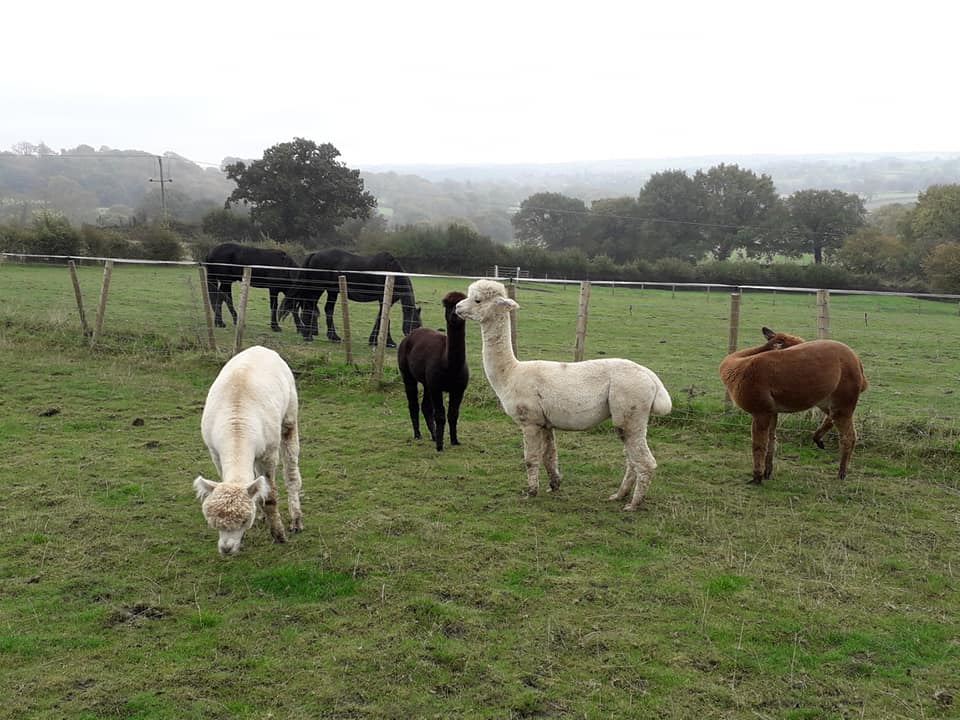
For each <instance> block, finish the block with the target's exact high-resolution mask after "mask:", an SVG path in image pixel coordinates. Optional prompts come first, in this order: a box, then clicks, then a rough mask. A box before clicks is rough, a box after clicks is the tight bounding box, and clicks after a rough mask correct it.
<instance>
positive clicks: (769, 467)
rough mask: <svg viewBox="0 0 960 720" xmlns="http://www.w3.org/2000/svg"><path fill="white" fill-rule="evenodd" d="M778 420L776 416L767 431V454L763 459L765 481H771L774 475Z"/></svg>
mask: <svg viewBox="0 0 960 720" xmlns="http://www.w3.org/2000/svg"><path fill="white" fill-rule="evenodd" d="M777 418H778V416H777V415H776V414H775V415H774V416H773V419H772V420H771V421H770V429H769V430H768V431H767V454H766V456H765V457H764V459H763V479H764V480H769V479H770V476H771V475H772V474H773V454H774V453H775V452H776V450H777Z"/></svg>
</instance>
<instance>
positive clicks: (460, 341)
mask: <svg viewBox="0 0 960 720" xmlns="http://www.w3.org/2000/svg"><path fill="white" fill-rule="evenodd" d="M465 297H466V295H464V294H463V293H461V292H457V291H453V292H449V293H447V294H446V296H445V297H444V298H443V314H444V316H445V317H446V320H447V334H446V335H444V334H443V333H442V332H438V331H436V330H431V329H429V328H419V329H417V330H414V331H413V332H411V333H410V334H409V335H407V336H406V337H405V338H404V339H403V340H402V341H401V342H400V348H399V349H398V350H397V365H398V367H399V368H400V375H402V376H403V386H404V389H405V390H406V391H407V408H408V409H409V410H410V422H411V423H412V424H413V436H414V437H415V438H417V439H419V438H420V414H419V410H422V411H423V419H424V420H425V421H426V423H427V428H429V430H430V435H431V437H432V438H433V439H434V441H436V443H437V450H438V451H439V450H443V425H444V420H445V419H444V409H443V393H444V392H447V393H449V394H450V408H449V412H448V413H447V416H446V421H447V422H448V424H449V425H450V444H451V445H459V444H460V441H459V440H458V439H457V420H458V419H459V417H460V403H461V402H462V401H463V393H464V391H465V390H466V389H467V382H468V381H469V379H470V372H469V370H468V369H467V351H466V343H465V335H466V333H465V327H464V326H465V321H464V320H463V318H461V317H460V316H459V315H457V314H456V312H454V309H455V308H456V306H457V303H458V302H460V301H461V300H463V299H464V298H465ZM418 383H419V384H422V385H423V404H422V405H419V408H418V401H417V396H418V391H419V386H418Z"/></svg>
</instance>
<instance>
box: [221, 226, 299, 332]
mask: <svg viewBox="0 0 960 720" xmlns="http://www.w3.org/2000/svg"><path fill="white" fill-rule="evenodd" d="M203 264H204V265H205V266H206V268H207V292H208V294H209V295H210V305H212V306H213V322H214V324H215V325H216V326H217V327H226V325H225V324H224V322H223V315H222V305H223V303H226V304H227V310H229V311H230V316H231V317H232V318H233V324H234V325H236V324H237V311H236V309H235V308H234V307H233V293H232V291H231V287H232V284H233V283H234V282H236V281H238V280H240V279H242V278H243V268H244V266H245V265H254V266H257V265H259V266H264V267H254V268H253V269H252V271H251V274H250V285H252V286H253V287H256V288H267V289H268V290H269V291H270V329H271V330H274V331H276V332H279V331H280V324H279V323H278V322H277V296H278V295H279V294H280V293H281V292H282V293H283V294H284V295H285V296H287V297H289V295H290V293H291V290H292V288H293V285H294V282H295V280H296V273H297V269H298V268H299V267H300V266H299V265H297V263H296V261H295V260H294V259H293V258H292V257H290V256H289V255H287V253H285V252H284V251H283V250H274V249H269V248H258V247H251V246H249V245H238V244H236V243H222V244H220V245H217V246H216V247H214V248H213V249H212V250H210V252H208V253H207V257H206V258H205V259H204V261H203ZM294 320H295V322H297V326H298V327H297V329H298V330H299V329H300V328H299V322H300V318H299V317H298V316H297V315H296V314H294Z"/></svg>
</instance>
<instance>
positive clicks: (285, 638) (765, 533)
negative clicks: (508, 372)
mask: <svg viewBox="0 0 960 720" xmlns="http://www.w3.org/2000/svg"><path fill="white" fill-rule="evenodd" d="M101 275H102V270H100V269H98V268H95V267H84V268H81V269H80V281H81V286H82V288H83V292H84V301H85V303H86V309H87V313H88V319H89V320H90V321H91V322H92V317H93V313H94V311H95V307H96V299H97V293H98V289H99V283H100V278H101ZM467 283H468V281H467V280H465V279H462V278H449V279H447V278H416V279H415V281H414V284H415V288H416V291H417V296H418V300H419V301H420V302H421V303H422V305H423V314H424V319H425V323H426V324H427V325H428V326H439V325H440V324H441V323H442V313H441V310H440V304H439V301H440V298H441V297H442V296H443V294H444V293H445V292H446V291H447V290H450V289H464V288H465V286H466V285H467ZM196 285H197V282H196V270H195V269H192V268H162V267H127V266H119V267H118V268H117V269H116V270H115V272H114V276H113V279H112V282H111V288H110V301H109V303H108V306H107V312H106V316H105V323H104V334H103V336H102V338H101V342H100V344H99V345H98V347H97V348H96V349H94V350H91V349H90V348H89V347H88V345H87V343H86V342H85V340H84V339H83V338H82V336H81V334H80V331H79V321H78V318H77V309H76V305H75V302H74V296H73V289H72V286H71V284H70V280H69V275H68V273H67V271H66V269H64V268H59V267H42V266H21V265H14V264H10V263H7V264H2V265H0V363H2V364H0V367H2V368H3V375H2V376H3V382H2V389H3V392H2V393H0V442H2V447H3V449H4V452H5V457H6V462H5V477H6V480H5V482H4V484H3V487H4V492H3V494H2V497H0V513H2V517H3V521H2V523H0V697H2V698H4V701H3V702H2V703H0V718H7V717H9V718H18V719H19V718H79V719H82V720H94V719H97V720H100V719H106V718H127V719H131V720H133V719H137V720H141V719H142V720H146V719H151V720H154V719H160V718H171V719H172V718H178V719H179V718H198V719H199V718H204V719H206V718H251V719H253V718H269V717H274V718H450V717H465V718H466V717H469V718H520V717H558V718H559V717H563V718H601V717H602V718H608V717H631V718H632V717H637V718H692V717H697V718H951V717H957V716H958V715H960V681H958V677H960V593H958V590H960V580H958V578H957V573H958V571H960V543H958V538H960V476H958V471H960V422H958V417H960V343H958V342H957V341H956V338H957V337H958V332H957V331H958V325H960V316H958V313H957V306H956V305H951V304H943V303H934V302H927V301H918V300H913V299H906V298H891V297H876V296H854V297H839V296H838V297H834V298H833V300H832V305H831V321H832V324H831V326H832V334H833V336H834V337H835V338H837V339H840V340H843V341H845V342H847V343H849V344H850V345H851V346H853V347H854V348H855V349H857V350H858V352H859V353H860V355H861V356H862V358H863V362H864V366H865V370H866V373H867V376H868V377H869V379H870V382H871V387H870V389H869V390H868V391H867V393H866V394H865V395H864V396H863V398H862V402H861V405H860V408H859V410H858V415H857V426H858V429H859V431H860V433H861V440H862V442H861V443H860V445H858V447H857V449H856V451H855V452H854V455H853V460H852V463H851V472H850V475H849V476H848V478H847V479H846V481H844V482H838V481H837V480H836V477H835V475H836V466H837V459H838V458H837V447H836V438H835V436H831V437H830V438H829V440H828V445H827V448H828V449H827V451H820V450H817V449H816V448H815V447H814V446H813V444H812V442H811V441H810V439H809V433H810V432H811V431H812V430H813V428H814V427H815V424H816V421H815V418H813V417H812V416H810V415H808V414H806V413H803V414H797V415H794V416H790V417H789V418H784V420H783V422H782V423H781V428H782V429H781V432H780V439H781V446H780V449H779V455H778V461H777V464H776V466H775V470H774V476H773V478H772V479H771V480H770V481H769V482H767V483H765V484H764V485H763V486H761V487H756V486H751V485H748V484H747V483H746V482H745V481H746V480H747V479H748V478H749V476H750V472H751V460H750V454H749V442H750V441H749V418H748V416H746V415H745V414H744V413H741V412H739V411H736V410H730V409H727V408H725V406H724V404H723V401H722V397H723V395H722V388H721V386H720V383H719V380H718V378H717V375H716V367H717V364H718V363H719V361H720V359H721V358H722V356H723V355H724V353H725V352H726V347H727V328H728V312H729V300H728V296H727V295H726V294H724V293H718V292H716V291H714V292H713V293H710V294H708V293H706V292H702V291H700V292H684V293H681V292H677V293H676V294H675V295H674V294H673V293H671V292H670V291H668V290H667V291H663V290H650V289H645V290H639V289H626V288H623V287H617V288H615V289H611V288H609V287H600V286H595V287H594V288H593V293H592V297H591V307H590V316H589V329H588V335H587V342H586V348H587V355H588V356H589V357H603V356H626V357H630V358H631V359H634V360H636V361H637V362H640V363H642V364H644V365H647V366H649V367H650V368H652V369H654V370H656V371H657V372H658V374H660V376H661V377H662V378H663V380H664V382H665V384H666V386H667V387H668V389H669V390H670V391H671V394H672V396H673V399H674V407H675V410H674V413H673V414H672V415H671V416H669V417H667V418H657V419H655V420H654V421H653V424H652V427H651V431H650V445H651V449H652V450H653V452H654V454H655V455H656V457H657V460H658V463H659V468H658V470H657V473H656V475H655V477H654V481H653V484H652V486H651V489H650V494H649V496H648V500H647V502H646V504H645V507H643V508H642V509H641V510H640V511H639V512H637V513H634V514H629V513H623V512H621V511H620V509H619V504H617V503H608V502H606V501H605V500H604V498H605V497H606V496H607V495H608V494H610V493H611V492H613V490H614V489H615V488H616V486H617V484H618V482H619V479H620V477H621V475H622V453H621V449H620V445H619V442H618V441H617V440H616V437H615V435H614V433H613V431H612V430H611V428H610V427H609V425H604V426H601V427H600V428H598V429H596V430H594V431H591V432H587V433H565V434H561V435H560V436H559V437H558V442H559V447H560V464H561V468H562V469H563V471H564V486H563V488H562V489H561V491H560V492H559V493H556V494H543V495H541V496H540V497H537V498H533V499H524V498H523V497H522V496H521V489H522V488H523V486H524V484H525V483H524V470H523V462H522V449H521V442H520V433H519V431H518V430H517V428H516V427H515V426H514V425H513V423H512V421H511V420H510V419H509V418H507V417H506V416H505V415H504V414H503V413H502V412H501V411H500V410H499V408H498V406H497V401H496V397H495V396H494V395H493V393H492V391H491V390H490V388H489V386H488V385H487V383H486V379H485V378H484V376H483V370H482V367H481V365H480V362H479V350H480V342H479V331H478V328H476V327H475V326H468V328H467V330H468V335H467V342H468V350H469V354H470V362H471V368H472V371H473V377H472V381H471V386H470V388H469V390H468V393H467V397H466V399H465V407H464V409H463V412H462V415H461V423H460V436H461V441H462V442H463V445H462V446H459V447H452V448H448V449H447V450H445V451H444V452H443V453H437V452H436V450H435V449H434V447H433V445H432V443H431V442H430V441H429V440H426V441H420V442H416V441H414V440H413V439H412V432H411V430H410V425H409V419H408V418H407V413H406V404H405V399H404V396H403V388H402V384H401V383H400V382H399V379H398V375H397V372H396V368H395V353H394V352H393V351H388V362H387V371H386V375H385V378H384V382H383V383H382V384H380V385H374V384H373V383H371V381H370V374H369V367H370V352H369V350H368V349H367V347H366V344H365V338H366V335H367V334H368V332H369V329H370V326H371V325H372V322H373V312H374V309H375V308H374V307H373V306H367V305H361V304H351V306H350V311H351V313H352V318H353V323H354V335H355V337H356V336H359V338H360V340H361V341H362V342H359V343H357V344H356V345H355V347H354V354H355V361H356V362H355V364H354V365H348V364H346V363H345V362H344V360H343V357H344V353H343V348H342V347H340V346H336V345H333V344H331V343H329V342H327V341H326V340H323V339H319V340H317V341H315V342H314V343H312V344H307V343H303V342H302V341H300V340H298V339H297V338H296V336H295V335H294V333H293V330H292V327H291V326H289V324H288V325H287V326H285V328H284V331H283V332H282V333H280V334H274V333H271V332H270V331H269V328H268V323H267V319H268V317H267V308H266V297H265V291H263V290H253V291H252V295H251V306H250V311H249V312H250V327H249V328H248V330H247V334H246V338H245V342H244V344H245V345H250V344H254V343H261V344H269V345H271V346H273V347H275V348H277V349H278V350H279V351H280V352H281V353H282V354H283V355H284V357H286V358H287V360H288V362H289V363H290V365H291V366H292V367H293V368H294V370H295V371H296V372H297V375H298V384H299V387H300V396H301V442H302V446H303V449H302V455H301V469H302V472H303V478H304V488H305V494H304V503H303V506H304V522H305V526H306V530H305V532H304V533H303V534H301V535H298V536H296V537H293V538H292V539H291V541H290V542H289V543H288V544H286V545H274V544H272V543H271V542H270V538H269V533H268V532H267V530H266V528H265V527H264V526H263V525H258V526H256V527H255V528H254V529H253V530H251V531H250V532H249V533H248V534H247V537H246V538H245V541H244V548H243V549H242V551H241V552H240V553H239V554H238V555H237V556H235V557H231V558H229V559H222V558H220V557H219V556H218V555H217V552H216V532H215V531H212V530H210V529H209V528H208V527H207V526H206V524H205V522H204V521H203V518H202V516H201V514H200V508H199V504H198V503H197V502H196V501H195V500H194V498H193V496H192V491H191V481H192V480H193V478H194V477H195V476H196V475H197V474H200V473H202V474H204V475H206V476H207V477H215V470H214V468H213V465H212V463H211V462H210V460H209V457H208V455H207V452H206V449H205V447H204V446H203V443H202V441H201V439H200V433H199V419H200V412H201V410H202V406H203V401H204V397H205V394H206V391H207V388H208V387H209V385H210V382H211V381H212V380H213V378H214V377H215V375H216V373H217V371H218V369H219V367H220V365H221V364H222V363H223V361H224V360H225V359H226V357H227V353H226V352H225V351H224V350H223V348H228V347H230V346H231V344H232V328H230V329H227V330H218V331H217V333H218V334H217V340H218V344H219V345H220V347H221V351H220V352H218V353H210V352H207V351H204V350H203V347H202V338H203V337H204V333H205V329H204V326H203V322H202V309H201V307H200V304H199V294H198V292H197V288H196ZM518 301H519V302H520V304H521V310H520V311H519V322H518V326H519V349H520V356H521V357H522V358H533V357H550V358H553V359H571V358H572V354H573V345H574V327H575V321H576V305H577V289H576V287H575V286H569V287H566V288H561V287H559V286H547V287H544V286H537V285H532V284H530V285H523V286H521V288H520V289H519V292H518ZM815 315H816V309H815V306H814V299H813V297H812V296H811V295H807V294H786V293H776V294H772V293H769V294H759V293H748V294H747V295H745V296H744V299H743V306H742V310H741V320H742V324H741V328H742V330H741V335H740V343H741V345H747V344H752V343H754V342H758V341H759V338H760V334H759V328H760V326H761V325H769V326H772V327H774V328H777V329H783V330H786V331H789V332H795V333H797V334H800V335H804V336H806V337H812V336H814V335H815V327H816V317H815ZM393 322H394V327H395V328H396V327H398V326H399V309H395V310H394V315H393ZM337 323H338V326H339V324H340V316H339V312H338V314H337ZM544 484H545V483H544ZM281 508H282V511H283V512H285V501H284V498H283V492H282V491H281Z"/></svg>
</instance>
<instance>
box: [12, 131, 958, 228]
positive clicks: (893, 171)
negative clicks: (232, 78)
mask: <svg viewBox="0 0 960 720" xmlns="http://www.w3.org/2000/svg"><path fill="white" fill-rule="evenodd" d="M34 150H35V152H33V153H30V154H23V152H22V150H21V152H20V153H14V152H0V222H10V221H23V220H24V219H27V218H29V215H30V213H31V212H32V211H33V210H35V209H37V208H40V207H44V206H46V207H52V208H56V209H58V210H60V211H62V212H63V213H64V214H65V215H66V216H67V217H68V218H70V219H71V221H74V222H100V223H104V222H107V223H112V222H114V220H116V219H117V218H122V217H124V216H127V217H133V216H139V217H140V218H142V219H148V218H150V217H155V216H157V214H158V213H159V209H160V185H159V182H158V181H159V163H158V160H157V158H156V156H154V155H151V154H149V153H146V152H142V151H137V150H114V149H111V148H108V147H101V148H100V149H98V150H95V149H94V148H92V147H90V146H87V145H81V146H79V147H77V148H74V149H72V150H61V151H60V152H59V153H54V152H53V151H50V150H49V148H43V150H42V151H36V150H38V149H37V148H34ZM235 160H236V158H229V159H225V160H224V164H226V163H227V162H232V161H235ZM163 163H164V174H165V177H164V179H165V180H170V179H172V182H171V183H169V184H165V185H164V190H165V195H166V197H165V200H166V204H167V209H168V212H169V213H171V215H173V216H174V217H177V218H178V219H181V220H184V221H186V222H196V221H198V220H199V219H200V218H201V217H202V216H203V215H204V214H205V213H206V212H208V211H209V210H211V209H214V208H220V207H223V203H224V201H225V200H226V198H227V196H228V195H229V194H230V192H231V191H232V189H233V183H232V182H231V181H229V180H227V179H226V177H225V176H224V174H223V172H222V171H221V169H220V168H216V167H204V166H202V165H201V164H198V163H194V162H192V161H191V160H189V159H187V158H183V157H181V156H179V155H176V154H175V153H167V154H166V155H164V156H163ZM720 163H728V164H732V163H735V164H738V165H740V167H744V168H749V169H750V170H753V171H754V172H757V173H765V174H767V175H770V176H771V177H772V178H773V181H774V184H775V185H776V187H777V190H778V191H779V192H780V193H781V194H783V195H789V194H790V193H793V192H795V191H797V190H802V189H808V188H812V189H824V190H828V189H837V190H843V191H845V192H852V193H857V194H859V195H861V197H863V198H864V199H865V201H866V202H867V206H868V207H876V206H878V205H881V204H885V203H889V202H910V201H913V200H914V199H915V198H916V195H917V193H918V192H920V191H922V190H924V189H926V188H927V187H929V186H930V185H934V184H952V183H960V152H957V151H953V152H942V153H873V154H870V153H858V154H837V155H745V156H720V155H717V156H700V157H674V158H670V157H666V158H647V159H633V160H631V159H621V160H600V161H594V162H570V163H554V164H541V165H536V164H499V165H493V164H490V165H486V164H476V165H426V164H423V165H368V166H365V167H362V168H360V171H361V177H362V178H363V180H364V183H365V186H366V189H367V190H369V191H370V192H371V193H373V195H374V196H375V197H376V198H377V200H378V203H379V207H380V210H381V212H382V213H383V214H384V216H386V217H387V219H388V221H389V222H390V224H391V225H407V224H412V223H430V224H436V223H448V222H461V223H464V224H467V225H470V226H472V227H474V228H475V229H476V230H478V231H479V232H481V233H483V234H485V235H488V236H490V237H491V238H493V239H494V240H496V241H498V242H509V241H510V240H511V239H512V237H513V233H512V227H511V225H510V216H511V215H512V214H513V213H514V212H515V211H516V208H517V206H518V205H519V204H520V202H522V201H523V200H524V198H526V197H529V196H530V195H532V194H534V193H537V192H559V193H563V194H565V195H569V196H571V197H577V198H581V199H583V200H584V201H586V202H588V203H589V202H590V201H592V200H597V199H600V198H609V197H622V196H626V195H630V196H634V195H636V194H637V193H639V191H640V189H641V188H642V187H643V185H644V183H645V182H646V181H647V179H648V178H649V177H650V176H651V175H652V174H654V173H656V172H660V171H663V170H685V171H687V172H688V173H690V174H693V173H694V172H696V171H697V170H699V169H704V170H706V169H707V168H710V167H712V166H715V165H718V164H720ZM151 180H152V182H151Z"/></svg>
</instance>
